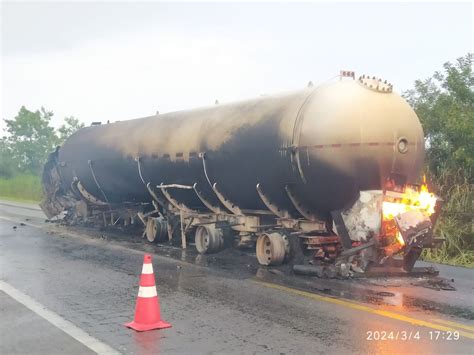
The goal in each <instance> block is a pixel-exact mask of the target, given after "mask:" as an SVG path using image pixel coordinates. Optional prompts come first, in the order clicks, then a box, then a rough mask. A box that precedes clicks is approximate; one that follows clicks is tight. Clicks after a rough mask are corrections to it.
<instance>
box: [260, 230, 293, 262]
mask: <svg viewBox="0 0 474 355" xmlns="http://www.w3.org/2000/svg"><path fill="white" fill-rule="evenodd" d="M286 249H287V241H286V239H285V238H284V236H282V235H281V234H279V233H270V234H262V235H260V236H259V237H258V239H257V247H256V254H257V260H258V262H259V263H260V264H261V265H280V264H281V263H283V261H284V260H285V255H286Z"/></svg>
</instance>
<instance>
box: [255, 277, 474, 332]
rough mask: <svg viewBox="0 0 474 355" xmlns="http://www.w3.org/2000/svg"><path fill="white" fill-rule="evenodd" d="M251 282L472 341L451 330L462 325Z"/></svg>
mask: <svg viewBox="0 0 474 355" xmlns="http://www.w3.org/2000/svg"><path fill="white" fill-rule="evenodd" d="M251 281H252V282H253V283H256V284H259V285H262V286H265V287H268V288H273V289H276V290H280V291H283V292H287V293H291V294H294V295H298V296H302V297H306V298H309V299H312V300H315V301H322V302H327V303H333V304H337V305H340V306H344V307H347V308H352V309H356V310H359V311H364V312H367V313H372V314H377V315H379V316H382V317H387V318H391V319H396V320H399V321H402V322H406V323H410V324H414V325H418V326H422V327H428V328H432V329H436V330H441V331H450V332H454V331H457V332H459V334H460V335H462V336H464V337H466V338H469V339H474V333H470V332H465V331H462V330H458V329H455V328H453V326H456V327H458V328H464V327H466V326H464V325H463V324H458V323H455V322H450V323H451V324H450V325H451V326H450V327H449V326H444V325H440V324H436V323H432V322H429V321H424V320H421V319H416V318H413V317H408V316H405V315H403V314H398V313H395V312H391V311H384V310H381V309H376V308H371V307H368V306H364V305H362V304H358V303H355V302H350V301H346V300H341V299H338V298H332V297H326V296H321V295H318V294H315V293H310V292H306V291H302V290H297V289H294V288H290V287H286V286H282V285H277V284H273V283H269V282H264V281H259V280H251ZM469 330H470V329H469Z"/></svg>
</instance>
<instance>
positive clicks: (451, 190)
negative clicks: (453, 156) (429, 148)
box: [422, 172, 474, 268]
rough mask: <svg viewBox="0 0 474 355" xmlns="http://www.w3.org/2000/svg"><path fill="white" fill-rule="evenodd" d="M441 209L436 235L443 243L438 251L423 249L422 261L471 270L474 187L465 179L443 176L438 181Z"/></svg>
mask: <svg viewBox="0 0 474 355" xmlns="http://www.w3.org/2000/svg"><path fill="white" fill-rule="evenodd" d="M437 182H438V185H439V187H440V190H439V192H440V194H441V195H442V196H443V197H444V200H445V202H444V205H443V209H442V212H441V215H440V218H439V220H438V223H437V225H436V228H435V235H436V236H437V237H440V238H443V239H444V244H443V245H442V246H441V247H440V248H438V249H433V250H430V249H426V250H424V251H423V254H422V258H423V260H426V261H433V262H437V263H442V264H449V265H456V266H465V267H469V268H474V211H473V210H474V186H473V185H472V184H471V183H470V181H469V179H468V178H467V177H463V176H462V175H458V176H456V174H453V173H449V172H446V173H445V174H443V175H442V176H441V177H440V178H439V180H438V181H437Z"/></svg>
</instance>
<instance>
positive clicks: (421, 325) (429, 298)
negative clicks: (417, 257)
mask: <svg viewBox="0 0 474 355" xmlns="http://www.w3.org/2000/svg"><path fill="white" fill-rule="evenodd" d="M21 223H23V224H24V225H21ZM14 227H16V228H14ZM144 252H149V253H151V254H152V255H153V265H154V269H155V276H156V281H157V289H158V294H159V296H160V300H161V308H162V317H163V318H164V320H166V321H168V322H170V323H171V324H172V325H173V327H172V328H170V329H164V330H159V331H151V332H145V333H136V332H134V331H133V330H130V329H128V328H125V327H124V326H123V323H125V322H128V321H130V320H132V318H133V312H134V305H135V299H136V295H137V291H138V277H139V275H140V272H141V266H142V260H143V254H144ZM439 269H440V272H441V273H440V276H444V277H445V278H447V279H449V280H451V279H453V280H454V281H450V282H451V283H452V284H453V285H454V286H455V287H456V289H457V290H456V291H436V290H433V289H428V288H425V287H421V286H420V285H421V284H423V283H426V280H424V279H421V278H392V279H387V278H379V279H368V280H321V279H317V278H310V277H302V276H296V275H291V273H290V272H289V271H288V268H285V267H281V268H262V267H259V266H258V265H257V263H256V261H255V257H254V256H253V255H251V254H250V253H242V252H238V251H234V250H226V251H224V252H222V253H220V254H216V255H212V256H199V255H197V254H196V253H195V251H194V250H192V249H191V248H190V249H188V250H185V251H183V250H181V249H175V248H171V247H165V246H161V247H160V246H156V245H150V244H145V243H143V242H142V240H140V238H139V237H137V236H134V235H127V234H124V233H121V234H120V233H119V234H115V233H109V232H107V233H106V232H97V231H91V230H89V231H84V230H78V229H70V228H69V229H65V228H64V227H60V226H57V225H54V224H51V223H45V222H44V216H43V215H42V213H41V211H39V210H38V208H37V207H36V206H34V205H30V204H19V203H12V202H6V201H3V202H0V310H1V317H0V353H1V354H16V353H43V354H64V353H74V354H83V353H84V354H86V353H93V352H99V353H113V352H114V351H116V352H119V353H126V354H132V353H137V354H152V353H153V354H156V353H193V354H195V353H226V354H227V353H258V354H260V353H288V354H290V353H298V354H299V353H311V354H315V353H316V354H317V353H324V354H327V353H333V354H354V353H374V354H375V353H377V354H384V353H387V354H394V353H397V354H425V353H426V354H431V353H440V354H441V353H442V354H454V353H465V354H468V353H469V354H472V349H473V345H474V301H473V298H472V293H473V291H474V281H473V279H474V278H473V277H472V276H473V271H472V270H468V269H463V268H453V267H447V266H439ZM458 336H459V338H458Z"/></svg>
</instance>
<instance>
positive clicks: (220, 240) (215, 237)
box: [194, 225, 224, 254]
mask: <svg viewBox="0 0 474 355" xmlns="http://www.w3.org/2000/svg"><path fill="white" fill-rule="evenodd" d="M194 241H195V243H196V249H197V251H198V252H199V253H201V254H212V253H217V252H218V251H220V250H222V249H223V248H224V233H223V232H222V229H220V228H216V227H214V226H213V225H206V226H199V227H197V229H196V234H195V240H194Z"/></svg>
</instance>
